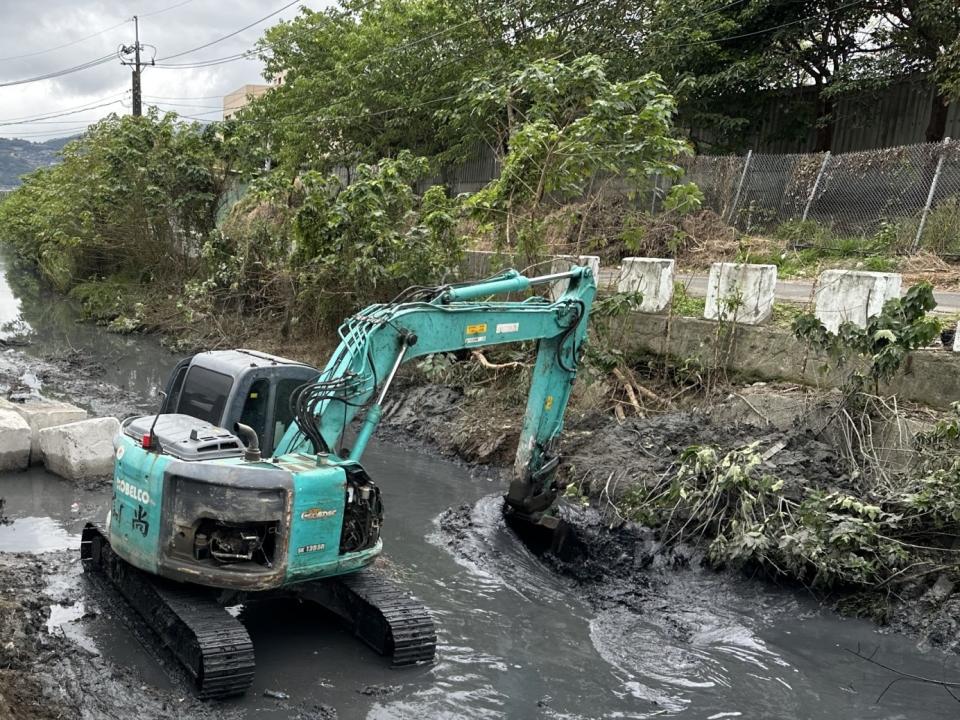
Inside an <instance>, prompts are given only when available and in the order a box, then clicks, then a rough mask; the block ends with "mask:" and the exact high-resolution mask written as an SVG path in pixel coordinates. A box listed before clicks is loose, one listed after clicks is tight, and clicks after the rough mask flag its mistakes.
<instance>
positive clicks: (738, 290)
mask: <svg viewBox="0 0 960 720" xmlns="http://www.w3.org/2000/svg"><path fill="white" fill-rule="evenodd" d="M776 289H777V266H776V265H747V264H744V263H713V265H711V266H710V275H709V276H708V278H707V304H706V306H705V307H704V310H703V316H704V317H705V318H706V319H707V320H726V321H734V322H738V323H740V324H742V325H760V324H761V323H764V322H766V321H767V320H769V319H770V316H771V315H772V314H773V300H774V293H775V291H776Z"/></svg>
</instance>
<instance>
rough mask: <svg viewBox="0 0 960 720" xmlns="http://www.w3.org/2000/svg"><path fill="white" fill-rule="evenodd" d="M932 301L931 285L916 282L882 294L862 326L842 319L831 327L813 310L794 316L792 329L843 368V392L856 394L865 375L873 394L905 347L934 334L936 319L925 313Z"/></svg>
mask: <svg viewBox="0 0 960 720" xmlns="http://www.w3.org/2000/svg"><path fill="white" fill-rule="evenodd" d="M936 306H937V301H936V300H934V298H933V288H932V287H931V286H930V284H929V283H920V284H919V285H915V286H913V287H912V288H910V289H909V290H908V291H907V294H906V295H905V296H904V297H903V298H892V299H890V300H887V302H886V303H884V306H883V310H882V311H881V312H880V313H879V314H878V315H874V316H872V317H870V318H869V319H868V320H867V323H866V326H865V327H860V326H859V325H856V324H854V323H852V322H844V323H841V325H840V327H839V329H838V330H837V332H836V333H832V332H829V331H828V330H827V329H826V328H825V327H824V326H823V323H821V322H820V320H818V319H817V318H816V317H815V316H814V315H813V314H811V313H805V314H803V315H800V316H799V317H798V318H797V319H796V320H795V321H794V323H793V329H794V332H795V333H796V336H797V338H798V339H799V340H803V341H805V342H807V343H809V344H810V345H811V346H812V347H813V348H815V349H817V350H821V351H823V352H825V353H826V354H827V355H828V356H829V357H830V358H831V359H832V360H833V361H834V362H835V363H836V365H837V367H839V368H841V369H843V370H845V371H846V375H845V380H844V385H845V388H846V394H847V396H848V397H852V396H855V395H857V394H859V393H860V392H861V391H862V390H863V388H864V386H865V384H866V383H867V382H868V381H869V382H872V384H873V387H872V389H873V390H874V392H875V393H876V394H877V395H879V391H880V383H881V382H888V381H889V380H890V379H891V378H892V377H893V376H894V375H895V374H896V373H897V372H899V371H900V369H901V367H902V366H903V363H904V362H905V361H906V359H907V355H908V353H909V352H910V351H911V350H916V349H918V348H922V347H926V346H928V345H929V344H930V343H931V342H932V341H933V339H934V338H935V337H937V336H938V335H939V334H940V329H941V325H940V321H939V320H937V319H936V318H932V317H930V316H928V315H927V313H928V312H930V311H931V310H933V309H934V308H935V307H936Z"/></svg>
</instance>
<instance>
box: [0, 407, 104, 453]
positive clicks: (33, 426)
mask: <svg viewBox="0 0 960 720" xmlns="http://www.w3.org/2000/svg"><path fill="white" fill-rule="evenodd" d="M0 408H6V409H12V410H15V411H16V412H17V413H19V415H20V416H21V417H22V418H23V419H24V420H26V421H27V424H28V425H29V426H30V438H31V442H30V462H31V463H32V464H36V463H39V462H40V438H39V433H40V431H41V430H43V429H44V428H48V427H53V426H55V425H63V424H65V423H72V422H77V421H78V420H84V419H86V417H87V411H86V410H83V409H82V408H78V407H76V406H75V405H69V404H68V403H65V402H60V401H59V400H47V399H44V398H38V399H36V400H28V401H27V402H24V403H11V402H7V401H4V402H3V404H2V405H0Z"/></svg>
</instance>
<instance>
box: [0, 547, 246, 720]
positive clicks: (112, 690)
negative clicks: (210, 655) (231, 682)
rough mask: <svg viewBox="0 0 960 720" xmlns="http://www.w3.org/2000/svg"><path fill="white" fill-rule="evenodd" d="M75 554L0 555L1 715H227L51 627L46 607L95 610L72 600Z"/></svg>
mask: <svg viewBox="0 0 960 720" xmlns="http://www.w3.org/2000/svg"><path fill="white" fill-rule="evenodd" d="M75 557H76V556H75V554H74V553H72V552H56V553H44V554H42V555H33V554H27V553H0V638H3V644H2V645H0V717H4V718H11V719H12V720H48V719H49V720H55V719H56V720H73V719H74V718H77V719H80V718H83V719H86V718H91V719H92V718H121V717H139V718H169V717H177V718H184V720H213V718H228V719H229V718H230V717H231V715H229V714H224V713H223V712H222V711H221V710H220V709H218V708H215V707H213V706H210V705H208V704H204V703H201V702H199V701H197V700H195V699H193V698H192V697H190V695H189V694H188V693H187V692H186V691H185V689H182V690H179V691H174V692H169V691H164V690H158V689H156V688H154V687H152V686H151V685H150V684H148V683H145V682H144V680H143V678H142V677H141V676H139V675H138V674H137V673H136V672H134V671H133V670H131V669H130V668H127V667H123V666H119V665H116V664H114V663H110V662H107V661H106V660H104V659H103V658H102V657H100V656H99V655H98V654H97V653H96V652H95V651H94V650H92V649H89V648H85V647H84V645H83V644H82V643H79V642H77V641H76V640H75V639H71V638H68V637H66V636H65V635H63V634H62V632H56V631H51V626H50V624H49V623H50V619H51V613H52V612H53V613H62V612H71V611H76V612H79V613H80V617H78V618H77V619H78V620H81V624H82V621H83V619H84V616H86V617H88V618H92V617H94V616H95V614H96V613H97V612H98V611H95V610H89V609H86V608H85V607H84V606H79V607H78V605H77V590H78V587H77V583H78V582H79V579H78V578H76V568H75V567H74V560H75Z"/></svg>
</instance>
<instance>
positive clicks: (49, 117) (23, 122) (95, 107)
mask: <svg viewBox="0 0 960 720" xmlns="http://www.w3.org/2000/svg"><path fill="white" fill-rule="evenodd" d="M119 102H120V100H119V99H118V100H111V101H110V102H107V103H101V104H100V105H93V106H91V107H87V108H83V109H80V110H72V111H70V112H62V113H57V114H52V115H42V116H39V117H36V118H28V119H26V120H13V121H6V122H0V126H6V125H28V124H31V123H36V122H41V121H45V120H52V119H53V118H58V117H66V116H67V115H77V114H78V113H82V112H87V111H88V110H99V109H100V108H105V107H110V106H111V105H116V104H117V103H119Z"/></svg>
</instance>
